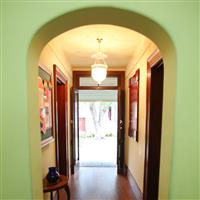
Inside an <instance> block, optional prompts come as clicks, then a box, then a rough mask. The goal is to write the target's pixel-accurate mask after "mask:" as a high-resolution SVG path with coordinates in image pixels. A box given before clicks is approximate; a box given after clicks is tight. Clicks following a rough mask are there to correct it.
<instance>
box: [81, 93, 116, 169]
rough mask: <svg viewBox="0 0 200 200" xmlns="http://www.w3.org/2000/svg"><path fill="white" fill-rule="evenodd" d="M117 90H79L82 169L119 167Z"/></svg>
mask: <svg viewBox="0 0 200 200" xmlns="http://www.w3.org/2000/svg"><path fill="white" fill-rule="evenodd" d="M117 94H118V91H117V90H79V166H101V167H103V166H104V167H116V164H117V119H118V98H117Z"/></svg>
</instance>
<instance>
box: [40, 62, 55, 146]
mask: <svg viewBox="0 0 200 200" xmlns="http://www.w3.org/2000/svg"><path fill="white" fill-rule="evenodd" d="M38 99H39V114H40V135H41V146H42V147H44V146H46V145H47V144H49V143H50V142H52V141H54V133H53V131H54V127H53V126H54V123H53V87H52V73H51V72H50V70H49V69H48V68H46V67H45V66H42V65H39V67H38Z"/></svg>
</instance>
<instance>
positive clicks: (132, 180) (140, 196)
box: [126, 166, 143, 200]
mask: <svg viewBox="0 0 200 200" xmlns="http://www.w3.org/2000/svg"><path fill="white" fill-rule="evenodd" d="M126 171H127V178H128V181H129V183H130V186H131V189H132V191H133V193H134V195H135V197H136V199H137V200H142V199H143V194H142V192H141V190H140V188H139V186H138V184H137V182H136V180H135V178H134V177H133V175H132V174H131V172H130V170H129V168H128V167H127V166H126Z"/></svg>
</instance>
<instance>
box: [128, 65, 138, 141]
mask: <svg viewBox="0 0 200 200" xmlns="http://www.w3.org/2000/svg"><path fill="white" fill-rule="evenodd" d="M139 81H140V71H139V69H138V70H137V71H136V72H135V74H134V75H133V76H132V77H131V78H130V79H129V131H128V134H129V136H130V137H133V139H134V140H135V141H137V142H138V117H139Z"/></svg>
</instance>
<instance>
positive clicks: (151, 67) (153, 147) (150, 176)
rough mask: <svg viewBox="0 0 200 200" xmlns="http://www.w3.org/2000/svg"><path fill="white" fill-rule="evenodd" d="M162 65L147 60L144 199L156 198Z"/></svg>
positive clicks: (160, 61) (160, 126)
mask: <svg viewBox="0 0 200 200" xmlns="http://www.w3.org/2000/svg"><path fill="white" fill-rule="evenodd" d="M163 76H164V66H163V61H162V59H160V60H158V61H157V62H154V63H153V64H151V61H149V62H148V77H147V120H146V146H145V173H144V198H143V199H144V200H156V199H158V189H159V168H160V145H161V129H162V102H163Z"/></svg>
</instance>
